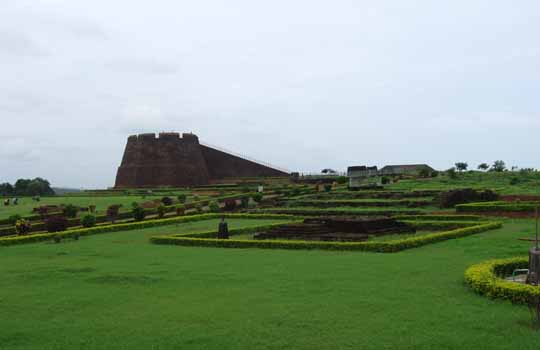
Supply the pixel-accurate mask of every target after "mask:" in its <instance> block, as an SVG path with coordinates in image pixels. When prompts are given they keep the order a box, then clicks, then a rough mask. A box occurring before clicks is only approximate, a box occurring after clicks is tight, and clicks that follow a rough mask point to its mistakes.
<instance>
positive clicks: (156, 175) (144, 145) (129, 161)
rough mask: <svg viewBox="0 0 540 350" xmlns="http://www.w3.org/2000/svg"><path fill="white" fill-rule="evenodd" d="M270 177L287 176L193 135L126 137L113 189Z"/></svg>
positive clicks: (180, 185)
mask: <svg viewBox="0 0 540 350" xmlns="http://www.w3.org/2000/svg"><path fill="white" fill-rule="evenodd" d="M270 176H288V174H287V173H286V172H283V171H280V170H277V169H274V168H271V167H268V166H265V165H262V164H259V163H256V162H253V161H250V160H247V159H243V158H241V157H238V156H235V155H232V154H229V153H226V152H223V151H220V150H217V149H214V148H212V147H209V146H203V145H201V144H200V143H199V138H198V137H197V136H196V135H194V134H185V133H184V134H182V135H180V134H179V133H160V134H158V136H157V137H156V135H155V134H140V135H132V136H129V137H128V140H127V144H126V148H125V151H124V156H123V157H122V163H121V165H120V167H119V168H118V172H117V174H116V182H115V187H117V188H122V187H123V188H131V187H160V186H174V187H184V186H198V185H206V184H208V183H209V182H210V180H214V179H216V180H217V179H224V178H241V177H270Z"/></svg>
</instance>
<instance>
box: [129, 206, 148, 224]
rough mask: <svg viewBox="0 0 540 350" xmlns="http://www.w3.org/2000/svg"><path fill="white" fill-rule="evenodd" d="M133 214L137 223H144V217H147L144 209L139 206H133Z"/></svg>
mask: <svg viewBox="0 0 540 350" xmlns="http://www.w3.org/2000/svg"><path fill="white" fill-rule="evenodd" d="M131 214H132V215H133V219H135V221H143V220H144V217H145V216H146V212H145V211H144V208H143V207H140V206H138V205H137V206H133V208H132V209H131Z"/></svg>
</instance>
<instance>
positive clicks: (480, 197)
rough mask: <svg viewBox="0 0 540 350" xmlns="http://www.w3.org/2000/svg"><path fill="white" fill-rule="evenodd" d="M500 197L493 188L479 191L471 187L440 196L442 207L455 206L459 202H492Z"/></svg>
mask: <svg viewBox="0 0 540 350" xmlns="http://www.w3.org/2000/svg"><path fill="white" fill-rule="evenodd" d="M497 199H499V195H498V194H496V193H495V192H493V191H491V190H485V191H477V190H473V189H470V188H466V189H462V190H452V191H447V192H443V193H441V194H440V196H439V206H440V207H441V208H453V207H455V206H456V205H458V204H464V203H471V202H491V201H496V200H497Z"/></svg>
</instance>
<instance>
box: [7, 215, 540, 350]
mask: <svg viewBox="0 0 540 350" xmlns="http://www.w3.org/2000/svg"><path fill="white" fill-rule="evenodd" d="M249 221H251V220H249ZM251 222H252V221H251ZM230 224H231V226H232V225H234V223H232V222H231V223H230ZM238 224H240V223H238ZM248 224H252V223H248ZM189 225H191V226H190V227H182V225H178V227H176V226H175V227H169V228H168V230H166V231H167V232H171V230H174V231H175V232H179V231H182V230H199V229H200V230H207V229H208V227H210V226H212V225H215V222H199V223H190V224H189ZM531 227H532V221H529V220H527V221H507V223H506V225H505V227H504V228H503V229H499V230H496V231H490V232H486V233H481V234H478V235H474V236H470V237H465V238H461V239H458V240H450V241H446V242H441V243H438V244H433V245H429V246H425V247H422V248H418V249H413V250H409V251H404V252H401V253H396V254H389V255H388V254H384V255H383V254H371V253H360V252H328V251H286V250H262V249H216V248H183V247H178V246H161V245H151V244H149V243H148V242H147V240H148V237H150V236H152V235H154V234H162V233H163V232H164V229H165V227H156V228H151V229H145V230H140V231H129V232H118V233H112V234H110V235H97V236H92V237H85V238H83V239H81V240H80V241H69V242H66V243H62V244H54V243H39V244H31V245H24V246H13V247H8V248H2V249H0V250H1V255H0V269H1V271H2V278H1V279H0V290H1V291H2V294H1V296H0V308H1V311H2V317H1V318H0V344H1V346H0V347H1V348H2V349H3V350H4V349H40V350H41V349H173V348H175V349H180V348H181V349H220V350H222V349H235V350H236V349H284V348H294V349H360V348H361V349H377V350H379V349H512V348H513V349H515V348H520V349H533V348H536V347H537V345H536V344H537V343H538V341H539V340H540V334H539V333H538V332H534V331H532V330H530V329H529V328H528V327H527V321H528V319H529V316H528V311H527V309H526V308H525V307H519V306H513V305H511V304H509V303H504V302H498V301H492V300H489V299H486V298H483V297H480V296H477V295H475V294H474V293H473V292H471V291H470V290H469V289H468V288H467V287H466V286H465V285H464V283H463V272H464V270H465V269H466V268H467V267H468V266H469V265H471V264H473V263H476V262H479V261H482V260H485V259H490V258H504V257H510V256H514V255H523V252H525V251H526V248H527V246H528V244H527V243H524V242H520V241H517V240H516V238H517V237H521V236H524V235H528V234H530V229H531Z"/></svg>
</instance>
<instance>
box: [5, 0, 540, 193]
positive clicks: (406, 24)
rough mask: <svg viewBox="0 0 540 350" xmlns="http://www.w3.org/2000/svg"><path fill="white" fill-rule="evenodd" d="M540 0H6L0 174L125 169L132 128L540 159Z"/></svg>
mask: <svg viewBox="0 0 540 350" xmlns="http://www.w3.org/2000/svg"><path fill="white" fill-rule="evenodd" d="M539 40H540V3H538V1H508V0H505V1H494V0H490V1H471V0H467V1H456V0H454V1H444V2H443V1H397V0H396V1H383V0H377V1H359V0H351V1H340V0H335V1H314V0H296V1H281V0H274V1H254V0H245V1H241V0H227V1H225V0H223V1H218V0H197V1H161V0H153V1H111V0H106V1H105V0H92V1H82V0H80V1H75V0H43V1H40V0H28V1H26V0H0V118H1V124H0V182H4V181H10V182H13V181H14V180H16V179H17V178H20V177H24V178H32V177H36V176H41V177H45V178H47V179H49V180H50V181H51V182H52V184H53V185H55V186H72V187H84V188H103V187H107V186H112V185H113V184H114V178H115V174H116V169H117V167H118V165H119V164H120V160H121V157H122V153H123V150H124V146H125V142H126V138H127V136H128V135H130V134H134V133H141V132H160V131H178V132H193V133H195V134H197V135H198V136H199V138H200V139H201V140H202V141H204V142H207V143H210V144H216V145H219V146H222V147H224V148H226V149H230V150H233V151H236V152H239V153H244V154H247V155H249V156H252V157H254V158H256V159H261V160H264V161H267V162H270V163H272V164H275V165H278V166H282V167H285V168H287V169H290V170H299V171H320V170H321V169H322V168H326V167H332V168H335V169H338V170H345V168H346V167H347V166H348V165H362V164H367V165H378V166H382V165H385V164H394V163H428V164H430V165H432V166H434V167H435V168H439V169H446V168H448V167H450V166H452V164H453V163H455V162H456V161H468V162H469V164H471V165H474V166H476V165H477V164H478V163H480V162H489V163H491V162H492V161H493V160H496V159H503V160H505V161H506V162H507V164H508V165H509V166H511V165H517V166H520V167H540V160H539V158H538V151H539V150H540V138H539V137H538V131H540V107H539V106H540V94H539V92H540V83H539V82H540V59H539V58H540V57H539V53H540V44H539V42H540V41H539Z"/></svg>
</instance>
